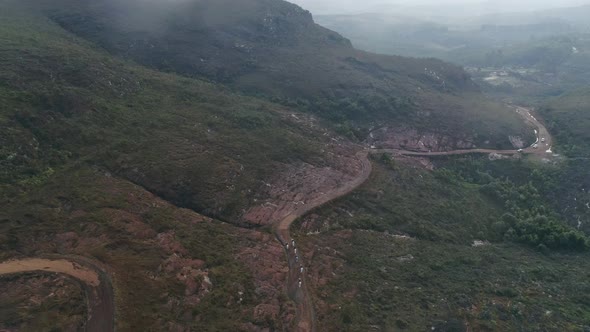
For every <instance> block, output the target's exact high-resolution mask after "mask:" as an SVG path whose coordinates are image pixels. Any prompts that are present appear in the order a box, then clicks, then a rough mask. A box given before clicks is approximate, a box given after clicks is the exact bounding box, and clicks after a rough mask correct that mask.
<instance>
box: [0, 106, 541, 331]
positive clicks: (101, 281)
mask: <svg viewBox="0 0 590 332" xmlns="http://www.w3.org/2000/svg"><path fill="white" fill-rule="evenodd" d="M517 112H518V113H519V114H520V115H521V116H523V118H524V119H525V120H526V121H527V122H528V123H530V124H532V125H534V126H535V127H536V128H537V143H536V144H538V145H539V146H538V147H537V148H536V149H535V148H533V147H532V146H531V147H529V148H526V149H523V151H522V152H523V153H527V154H537V155H544V154H546V153H547V152H546V151H547V150H549V151H550V149H551V144H552V139H551V136H550V135H549V132H548V131H547V129H546V128H545V126H543V124H541V123H540V122H539V121H538V120H537V119H536V118H534V116H533V115H531V113H530V111H529V110H527V109H525V108H521V107H518V108H517ZM541 138H544V139H545V142H540V140H541ZM369 153H394V154H401V155H407V156H442V155H461V154H469V153H498V154H517V153H519V152H518V151H517V150H491V149H472V150H456V151H446V152H413V151H403V150H382V149H373V150H368V149H365V150H361V151H359V152H358V153H357V154H356V158H357V159H358V160H359V161H360V163H361V171H360V173H359V175H358V176H357V177H356V178H355V179H353V180H352V181H350V182H348V183H345V184H344V185H343V186H341V187H339V188H335V189H334V190H333V191H331V192H329V193H326V195H324V196H321V197H318V198H316V199H315V200H311V201H309V202H307V204H305V205H303V206H301V207H300V208H298V209H297V210H295V211H294V212H292V213H290V214H289V215H287V216H285V217H284V218H283V219H282V220H280V221H279V222H278V223H277V224H275V226H274V232H275V235H276V237H277V239H278V240H279V241H280V242H281V243H282V244H283V246H284V247H285V249H286V253H287V258H288V264H289V276H288V285H287V287H288V292H289V295H290V296H291V298H292V299H293V300H294V301H295V303H296V305H297V317H296V331H298V332H309V331H311V332H314V331H316V324H315V314H314V310H313V303H312V301H311V297H310V296H309V292H308V290H307V284H306V281H305V278H304V275H305V273H300V266H305V265H304V264H303V261H302V258H301V257H302V256H303V255H296V254H295V251H294V248H293V246H292V245H291V246H289V247H288V248H287V244H291V235H290V232H289V229H290V226H291V224H292V223H293V222H294V221H295V220H296V219H297V218H299V217H301V216H303V215H304V214H306V213H308V212H310V211H311V210H314V209H316V208H318V207H320V206H322V205H324V204H327V203H329V202H331V201H333V200H335V199H338V198H340V197H342V196H345V195H347V194H349V193H351V192H352V191H353V190H355V189H356V188H358V187H359V186H360V185H361V184H363V183H364V182H365V181H366V180H367V179H368V178H369V176H370V175H371V170H372V166H371V162H370V161H369V158H368V155H369ZM296 256H298V257H299V260H298V261H297V260H296ZM24 272H51V273H62V274H66V275H68V276H71V277H73V278H75V279H77V280H79V281H80V282H81V284H82V285H83V287H84V290H85V292H86V297H87V305H88V321H87V323H86V331H88V332H111V331H114V329H115V304H114V303H115V302H114V294H113V288H112V285H111V282H110V279H109V277H108V275H107V274H106V273H105V272H104V270H103V269H101V268H100V267H98V265H97V264H95V263H93V262H91V261H90V260H87V259H83V258H71V257H57V258H27V259H20V260H12V261H6V262H2V263H0V275H5V274H14V273H24ZM299 278H301V283H302V284H301V287H300V286H299Z"/></svg>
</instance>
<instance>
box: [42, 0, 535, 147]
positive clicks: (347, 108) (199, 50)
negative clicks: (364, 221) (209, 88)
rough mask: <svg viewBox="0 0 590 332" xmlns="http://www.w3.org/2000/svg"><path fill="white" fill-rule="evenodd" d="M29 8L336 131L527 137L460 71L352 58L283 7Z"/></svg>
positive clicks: (110, 0)
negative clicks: (390, 128) (379, 128)
mask: <svg viewBox="0 0 590 332" xmlns="http://www.w3.org/2000/svg"><path fill="white" fill-rule="evenodd" d="M34 3H35V5H36V7H39V8H41V9H42V10H43V13H44V15H47V17H49V18H50V19H51V20H52V21H54V22H57V23H58V24H59V25H60V26H61V27H63V28H64V29H65V30H67V31H70V32H72V33H74V34H76V35H77V36H79V37H82V38H84V39H85V40H88V41H91V42H93V43H95V44H96V45H98V46H100V47H102V48H104V49H106V50H107V51H109V52H110V53H111V54H114V55H117V56H120V57H125V58H127V59H131V60H133V61H136V62H138V63H140V64H143V65H146V66H148V67H151V68H156V69H158V70H161V71H166V72H174V73H177V74H180V75H183V76H187V77H202V78H206V79H208V80H211V81H215V82H219V83H223V84H225V85H228V86H230V87H232V88H234V89H236V90H238V91H241V92H243V93H247V94H249V95H254V96H258V97H263V98H267V99H273V100H275V101H277V102H281V103H282V104H288V105H292V106H297V107H298V108H300V109H301V110H305V111H308V112H312V113H313V114H315V115H318V116H320V117H322V118H323V119H325V120H327V121H326V124H327V125H328V126H331V127H333V128H338V127H346V126H350V127H352V128H353V129H355V130H359V129H360V130H361V131H363V130H366V129H367V128H369V127H372V126H374V124H375V123H380V124H382V123H384V122H385V123H391V124H395V125H411V126H415V127H418V128H420V129H423V130H429V131H433V132H436V133H440V134H443V135H448V136H450V137H452V138H455V137H461V138H462V137H466V136H469V137H474V138H475V140H476V142H477V143H478V145H481V146H484V145H486V144H490V143H489V142H495V143H494V144H500V145H502V146H504V147H507V146H509V144H510V143H509V141H508V136H510V135H520V136H523V137H526V136H527V134H528V130H527V128H526V126H525V125H524V124H523V123H522V121H521V119H519V117H518V116H517V115H515V114H513V112H511V110H510V109H508V108H505V107H502V106H501V105H499V104H496V103H493V102H491V101H489V100H487V99H486V98H485V97H484V96H483V95H482V94H481V93H480V92H479V89H478V88H477V86H475V85H474V84H473V82H472V81H471V80H470V79H469V77H468V76H467V75H466V74H465V72H464V71H463V70H462V69H461V68H459V67H457V66H454V65H451V64H448V63H444V62H441V61H439V60H435V59H428V60H418V59H410V58H401V57H391V56H378V55H375V54H369V53H365V52H361V51H357V50H355V49H353V48H352V47H351V45H350V43H349V41H348V40H346V39H344V38H343V37H341V36H340V35H338V34H336V33H334V32H332V31H329V30H327V29H324V28H322V27H320V26H318V25H316V24H314V22H313V20H312V17H311V15H310V14H309V13H308V12H306V11H304V10H302V9H301V8H299V7H297V6H295V5H292V4H289V3H287V2H283V1H262V0H246V1H245V0H239V1H238V0H223V1H217V0H216V1H213V0H206V1H198V2H190V3H175V4H174V5H170V4H160V3H157V2H150V3H146V2H145V1H138V0H133V1H126V2H125V4H121V3H120V1H114V0H100V1H89V0H84V1H72V0H59V1H47V2H44V3H43V5H42V6H39V5H38V1H35V2H34ZM228 8H231V9H228ZM220 13H223V14H220ZM260 22H264V23H260ZM474 105H475V107H474ZM350 136H351V138H354V135H350ZM364 138H365V137H361V140H362V139H364ZM527 138H530V137H527ZM486 142H488V143H486Z"/></svg>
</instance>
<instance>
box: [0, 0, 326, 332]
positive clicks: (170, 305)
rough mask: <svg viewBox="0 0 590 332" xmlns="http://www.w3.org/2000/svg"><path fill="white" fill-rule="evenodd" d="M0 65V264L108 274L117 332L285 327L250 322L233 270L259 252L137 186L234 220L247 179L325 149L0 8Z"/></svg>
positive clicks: (293, 130)
mask: <svg viewBox="0 0 590 332" xmlns="http://www.w3.org/2000/svg"><path fill="white" fill-rule="evenodd" d="M0 64H1V65H0V82H1V83H0V105H1V107H0V127H1V129H2V130H0V142H1V143H2V144H0V206H1V209H0V210H1V212H0V248H1V249H0V260H4V259H7V258H10V257H16V256H35V255H39V254H43V253H60V254H76V255H83V256H89V257H91V258H94V259H96V260H98V261H101V262H103V263H105V264H106V265H107V266H108V267H109V268H110V269H111V270H110V272H111V273H113V274H114V275H115V278H114V280H113V282H114V286H115V291H116V299H117V306H116V308H117V317H118V324H119V325H118V329H119V330H123V331H129V330H133V331H136V330H143V331H149V330H169V329H173V328H175V326H184V327H187V328H192V329H199V330H210V331H219V330H239V329H244V327H243V325H242V324H249V323H253V324H257V325H260V326H275V327H277V328H282V327H281V326H282V324H283V321H284V320H283V319H282V318H281V317H274V318H273V317H270V318H268V319H257V318H255V314H254V312H253V309H254V306H255V305H258V304H260V303H262V302H264V300H263V299H261V298H259V297H258V296H259V295H258V294H254V293H253V292H252V290H253V289H254V286H253V284H252V278H253V275H252V272H251V271H250V270H248V269H247V268H246V266H244V264H242V263H240V262H238V261H237V260H236V259H235V257H236V255H237V252H238V251H239V250H241V249H243V248H247V247H254V246H256V245H258V243H255V241H254V240H247V239H243V235H244V234H243V231H241V230H239V229H236V228H232V227H231V226H229V225H227V224H221V223H219V222H215V221H207V219H206V218H204V217H202V216H201V215H197V214H196V213H193V212H191V211H188V210H182V209H178V208H177V207H175V206H173V205H169V204H167V203H166V202H164V201H162V200H160V199H158V198H157V197H154V196H153V195H151V194H150V193H148V192H147V191H145V190H144V189H143V188H142V187H145V188H148V189H150V191H152V192H155V193H157V194H159V195H161V196H162V197H164V198H165V199H167V200H170V201H173V202H174V203H176V204H179V205H182V206H186V207H190V208H193V209H195V210H199V211H202V212H204V213H207V214H209V215H215V216H219V217H221V218H224V219H227V220H229V221H234V220H235V219H234V218H235V217H236V215H239V214H240V213H241V208H242V207H243V206H245V205H247V204H248V203H249V192H248V190H250V189H254V190H255V189H256V188H257V186H258V185H260V183H258V182H257V181H259V180H261V179H264V178H265V177H266V176H271V175H272V174H273V172H275V171H280V170H281V169H282V168H281V167H282V166H281V165H283V164H284V163H289V162H291V161H294V160H305V161H308V162H311V163H315V164H322V161H321V159H319V158H318V155H319V152H318V151H319V148H318V147H319V145H320V144H322V142H323V141H324V140H326V139H329V138H324V137H323V135H321V134H323V133H319V132H318V131H316V130H312V129H309V128H308V127H306V126H305V125H300V124H296V123H294V122H292V121H291V120H288V119H290V118H291V117H290V114H291V112H288V111H287V110H286V109H285V107H281V106H277V105H275V104H271V103H268V102H265V101H260V100H257V99H253V98H248V97H242V96H239V95H237V94H233V93H231V92H229V91H228V90H227V89H225V88H223V87H220V86H217V85H213V84H209V83H205V82H202V81H198V80H194V79H189V78H182V77H179V76H175V75H172V74H163V73H159V72H156V71H153V70H149V69H145V68H143V67H139V66H137V65H134V64H131V63H128V62H125V61H120V60H116V59H114V58H113V57H111V56H110V55H108V54H106V53H104V52H103V51H102V50H100V49H98V48H96V47H95V46H93V45H91V44H89V43H88V42H85V41H83V40H81V39H79V38H77V37H76V36H74V35H72V34H70V33H68V32H66V31H64V30H63V29H61V28H60V27H59V26H58V25H56V24H54V23H53V22H51V21H50V20H48V19H46V18H45V17H43V16H40V15H36V14H35V13H34V12H32V11H30V10H29V9H28V8H25V9H22V8H21V7H20V5H19V4H18V2H2V3H1V4H0ZM129 180H130V181H132V182H135V183H138V184H140V185H141V186H142V187H139V186H135V185H133V184H132V183H131V182H130V181H129ZM137 228H138V229H139V230H138V229H137ZM142 229H143V230H145V232H143V231H141V230H142ZM169 232H173V234H175V235H174V238H175V239H176V241H178V243H180V244H181V245H182V246H183V247H184V248H186V250H187V252H186V253H185V254H184V256H185V257H186V258H187V259H197V260H202V261H204V264H205V265H204V266H203V269H204V270H205V271H208V273H209V278H210V279H211V281H212V283H213V285H214V286H213V289H212V290H211V292H210V293H209V294H208V295H207V296H206V297H204V298H203V299H202V300H201V302H199V303H198V304H194V303H192V302H191V300H190V296H188V295H187V294H186V293H185V287H184V286H183V285H182V283H181V282H180V281H179V280H178V278H177V275H178V274H177V273H180V272H179V271H177V270H172V271H168V270H166V266H168V265H167V264H168V263H167V262H168V259H169V258H170V257H171V256H170V255H171V253H170V252H168V251H167V249H166V248H165V247H163V245H162V244H161V241H162V240H161V239H160V238H159V237H158V236H157V235H158V234H163V233H169ZM72 234H73V235H72ZM64 236H65V237H70V236H74V237H75V238H74V240H72V241H69V240H68V241H65V240H63V239H62V237H64ZM213 243H214V244H215V245H212V244H213ZM196 282H198V283H200V282H202V278H201V279H198V278H197V279H196ZM239 292H244V294H243V300H242V302H241V303H239V302H238V301H237V297H238V295H237V294H238V293H239ZM154 294H155V295H154ZM281 301H282V300H281ZM285 302H286V301H285ZM282 304H284V302H281V305H282ZM280 310H281V314H283V313H284V311H283V310H284V309H282V308H281V309H280ZM227 317H232V319H231V320H228V319H227Z"/></svg>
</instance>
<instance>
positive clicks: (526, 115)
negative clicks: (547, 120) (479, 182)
mask: <svg viewBox="0 0 590 332" xmlns="http://www.w3.org/2000/svg"><path fill="white" fill-rule="evenodd" d="M515 109H516V112H517V113H518V114H520V115H521V116H522V118H523V119H524V120H525V121H526V122H527V123H529V124H531V125H532V126H534V127H535V128H536V129H535V135H536V142H535V143H533V144H532V145H531V146H529V147H527V148H524V149H522V151H519V150H516V149H515V150H494V149H465V150H453V151H435V152H422V151H405V150H397V149H372V150H371V153H392V154H398V155H404V156H416V157H428V156H453V155H463V154H477V153H482V154H490V153H496V154H501V155H514V154H517V153H523V154H534V155H538V156H541V157H546V156H551V154H552V151H551V147H552V144H553V139H552V137H551V135H550V134H549V131H548V130H547V128H545V126H544V125H543V124H542V123H541V122H540V121H539V120H538V119H537V118H535V116H534V115H532V114H531V111H530V110H529V109H526V108H524V107H516V108H515Z"/></svg>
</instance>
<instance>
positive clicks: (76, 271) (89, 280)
mask: <svg viewBox="0 0 590 332" xmlns="http://www.w3.org/2000/svg"><path fill="white" fill-rule="evenodd" d="M25 272H44V273H61V274H65V275H68V276H70V277H72V278H74V279H76V280H78V281H79V282H80V284H81V285H82V287H83V288H84V291H85V293H86V304H87V308H88V320H87V321H86V327H85V331H88V332H112V331H114V330H115V301H114V300H115V298H114V295H113V288H112V286H111V282H110V279H109V277H108V276H107V274H106V273H105V272H104V271H103V270H102V269H100V268H99V267H98V266H97V265H96V264H95V263H92V262H90V261H89V260H87V259H83V258H70V257H60V258H25V259H18V260H10V261H6V262H2V263H0V275H5V274H15V273H25Z"/></svg>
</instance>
